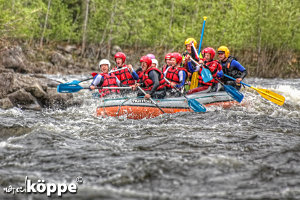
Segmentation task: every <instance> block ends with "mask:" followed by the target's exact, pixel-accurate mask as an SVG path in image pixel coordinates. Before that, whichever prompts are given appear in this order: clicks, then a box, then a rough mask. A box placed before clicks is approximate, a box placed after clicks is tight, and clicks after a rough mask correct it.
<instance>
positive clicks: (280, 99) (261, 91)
mask: <svg viewBox="0 0 300 200" xmlns="http://www.w3.org/2000/svg"><path fill="white" fill-rule="evenodd" d="M224 76H225V77H227V78H230V79H232V80H234V81H235V80H236V79H235V78H233V77H231V76H228V75H227V74H224ZM240 83H241V84H243V85H246V86H248V87H250V88H252V89H254V90H256V91H257V92H258V93H259V94H260V93H262V94H264V95H267V96H269V97H271V98H273V99H276V100H277V101H280V102H284V97H283V96H281V95H279V94H276V93H275V94H276V95H277V96H280V98H277V97H275V96H274V95H272V94H269V93H267V92H264V91H263V90H260V89H258V88H255V87H253V86H251V85H248V84H246V83H244V82H242V81H241V82H240ZM261 96H262V95H261ZM262 97H264V96H262ZM264 98H265V97H264ZM268 100H270V99H268ZM270 101H272V100H270ZM272 102H274V101H272ZM274 103H276V102H274ZM276 104H278V103H276ZM282 104H283V103H282ZM278 105H281V104H278Z"/></svg>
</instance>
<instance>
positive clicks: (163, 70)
mask: <svg viewBox="0 0 300 200" xmlns="http://www.w3.org/2000/svg"><path fill="white" fill-rule="evenodd" d="M168 67H169V66H168V65H164V66H163V67H162V73H165V71H166V70H167V69H168Z"/></svg>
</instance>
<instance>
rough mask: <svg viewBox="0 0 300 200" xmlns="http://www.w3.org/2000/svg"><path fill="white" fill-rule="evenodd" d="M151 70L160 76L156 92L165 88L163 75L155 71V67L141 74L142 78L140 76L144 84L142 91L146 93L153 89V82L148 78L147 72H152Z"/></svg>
mask: <svg viewBox="0 0 300 200" xmlns="http://www.w3.org/2000/svg"><path fill="white" fill-rule="evenodd" d="M152 70H155V71H157V72H158V73H159V74H160V76H159V86H158V88H157V89H156V90H161V89H163V88H164V87H166V80H165V79H164V75H163V73H162V72H161V71H160V70H159V69H157V68H156V67H150V68H149V69H147V70H146V71H145V72H144V73H143V76H142V81H143V83H144V84H145V86H146V88H144V90H146V91H150V90H152V88H153V84H154V83H153V81H152V80H151V79H150V78H149V72H150V71H152Z"/></svg>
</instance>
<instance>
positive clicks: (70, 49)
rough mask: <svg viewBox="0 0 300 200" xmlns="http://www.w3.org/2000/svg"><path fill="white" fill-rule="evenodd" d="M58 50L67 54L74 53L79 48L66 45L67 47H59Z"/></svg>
mask: <svg viewBox="0 0 300 200" xmlns="http://www.w3.org/2000/svg"><path fill="white" fill-rule="evenodd" d="M57 49H58V50H61V51H64V52H66V53H72V52H73V51H75V50H76V49H77V47H76V46H75V45H66V46H61V45H57Z"/></svg>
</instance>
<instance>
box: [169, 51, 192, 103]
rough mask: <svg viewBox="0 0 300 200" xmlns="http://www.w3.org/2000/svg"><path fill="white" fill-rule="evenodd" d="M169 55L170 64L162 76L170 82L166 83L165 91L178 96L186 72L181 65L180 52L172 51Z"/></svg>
mask: <svg viewBox="0 0 300 200" xmlns="http://www.w3.org/2000/svg"><path fill="white" fill-rule="evenodd" d="M170 57H171V66H170V67H168V68H167V69H166V70H165V72H164V76H165V77H166V79H167V80H169V82H170V84H169V83H168V84H167V93H168V95H170V96H175V97H179V96H181V95H182V92H183V91H182V90H183V88H184V83H185V80H186V78H187V74H188V72H187V70H186V69H185V68H184V67H181V62H182V56H181V54H180V53H172V54H171V56H170ZM174 88H177V89H178V90H176V89H174Z"/></svg>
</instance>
